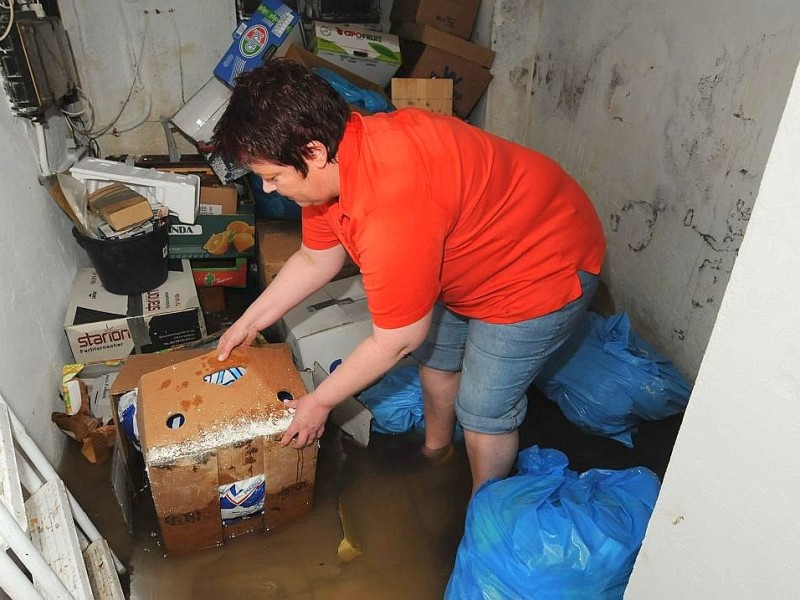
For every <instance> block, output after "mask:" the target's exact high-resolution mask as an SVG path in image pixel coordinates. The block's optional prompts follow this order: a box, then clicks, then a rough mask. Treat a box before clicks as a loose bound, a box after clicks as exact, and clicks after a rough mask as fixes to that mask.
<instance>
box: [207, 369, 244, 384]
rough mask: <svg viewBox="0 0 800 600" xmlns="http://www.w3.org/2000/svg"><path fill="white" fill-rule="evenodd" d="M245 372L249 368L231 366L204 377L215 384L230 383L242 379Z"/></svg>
mask: <svg viewBox="0 0 800 600" xmlns="http://www.w3.org/2000/svg"><path fill="white" fill-rule="evenodd" d="M245 373H247V369H245V368H244V367H231V368H229V369H221V370H219V371H214V372H213V373H210V374H208V375H206V376H205V377H203V381H205V382H206V383H213V384H215V385H230V384H232V383H233V382H234V381H238V380H239V379H241V378H242V376H243V375H244V374H245Z"/></svg>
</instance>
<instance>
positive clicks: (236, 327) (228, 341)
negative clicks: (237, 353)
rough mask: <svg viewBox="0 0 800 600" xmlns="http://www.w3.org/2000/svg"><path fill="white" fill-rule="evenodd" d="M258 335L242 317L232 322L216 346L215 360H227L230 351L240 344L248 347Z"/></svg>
mask: <svg viewBox="0 0 800 600" xmlns="http://www.w3.org/2000/svg"><path fill="white" fill-rule="evenodd" d="M257 335H258V329H257V328H256V327H255V326H253V325H251V324H250V323H248V322H247V321H246V320H245V318H244V317H240V318H239V319H237V320H236V321H234V323H233V325H231V326H230V327H229V328H228V330H227V331H226V332H225V333H223V334H222V337H221V338H220V339H219V343H218V344H217V360H220V361H223V360H225V359H226V358H228V355H230V353H231V351H232V350H233V349H234V348H236V347H237V346H241V345H242V344H244V345H247V346H249V345H250V344H252V343H253V340H255V339H256V336H257Z"/></svg>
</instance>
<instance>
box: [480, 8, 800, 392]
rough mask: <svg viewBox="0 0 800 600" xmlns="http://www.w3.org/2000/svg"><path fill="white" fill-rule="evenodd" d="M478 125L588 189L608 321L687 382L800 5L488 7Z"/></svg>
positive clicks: (718, 291) (766, 138) (736, 242)
mask: <svg viewBox="0 0 800 600" xmlns="http://www.w3.org/2000/svg"><path fill="white" fill-rule="evenodd" d="M492 20H493V28H492V40H493V43H494V49H495V50H496V51H497V54H498V56H497V62H496V63H495V67H494V69H493V72H494V74H495V80H494V82H493V84H492V87H491V88H490V92H489V97H488V100H487V103H486V122H485V127H486V128H487V129H489V130H491V131H494V132H496V133H498V134H500V135H503V136H505V137H508V138H511V139H514V140H516V141H519V142H521V143H523V144H525V145H528V146H531V147H533V148H536V149H538V150H541V151H543V152H545V153H547V154H550V155H551V156H553V157H554V158H556V159H557V160H559V161H560V162H561V163H562V164H563V165H564V166H565V167H566V168H567V169H568V170H569V171H570V172H571V173H572V174H573V175H574V176H575V177H576V178H577V179H578V180H579V181H580V182H581V183H582V184H583V185H584V186H585V187H586V189H587V191H588V192H589V194H590V195H591V197H592V198H593V200H594V202H595V204H596V206H597V208H598V211H599V213H600V216H601V219H602V220H603V223H604V227H605V231H606V235H607V238H608V243H609V252H608V257H607V261H606V264H605V271H604V275H603V278H604V281H605V283H606V284H607V285H608V287H609V288H610V291H611V294H612V296H613V297H614V299H615V301H616V308H617V309H618V310H622V309H624V310H626V311H628V312H629V313H630V315H631V318H632V321H633V323H634V327H635V328H636V330H637V331H638V332H639V333H640V334H642V335H643V336H644V337H645V338H647V339H648V340H649V341H651V342H652V343H654V344H655V345H656V346H657V347H658V348H659V349H660V350H661V351H662V352H664V353H665V354H666V355H667V356H668V357H669V358H671V359H672V360H673V361H675V363H676V364H677V366H678V367H679V368H680V369H681V370H682V371H683V372H684V374H686V375H687V376H689V377H691V378H694V377H695V376H696V374H697V371H698V369H699V366H700V362H701V360H702V358H703V353H704V351H705V348H706V345H707V343H708V339H709V336H710V334H711V329H712V326H713V324H714V320H715V318H716V315H717V311H718V310H719V307H720V301H721V300H722V296H723V293H724V291H725V286H726V284H727V282H728V278H729V275H730V272H731V269H732V267H733V263H734V261H735V259H736V256H737V253H738V251H739V246H740V244H741V242H742V237H743V235H744V232H745V229H746V227H747V222H748V220H749V217H750V213H751V210H752V207H753V203H754V200H755V195H756V191H757V189H758V185H759V182H760V180H761V175H762V172H763V169H764V165H765V162H766V159H767V154H768V151H769V149H770V146H771V144H772V140H773V138H774V135H775V131H776V128H777V124H778V120H779V117H780V114H781V111H782V109H783V106H784V104H785V101H786V97H787V94H788V90H789V86H790V83H791V80H792V77H793V74H794V69H795V66H796V64H797V60H798V53H799V51H800V36H798V35H797V25H798V22H800V4H798V3H796V2H790V1H784V0H774V1H771V2H766V3H757V2H749V1H745V0H725V1H724V2H723V1H718V2H700V3H698V2H692V1H689V0H677V1H675V2H654V1H644V2H642V1H634V0H616V1H608V0H607V1H604V2H577V1H575V0H559V1H558V2H546V1H544V0H496V2H495V3H494V11H493V14H492Z"/></svg>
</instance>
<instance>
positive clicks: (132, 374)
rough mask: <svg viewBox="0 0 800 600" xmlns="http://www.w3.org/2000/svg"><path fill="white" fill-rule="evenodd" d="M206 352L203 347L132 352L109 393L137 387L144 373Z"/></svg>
mask: <svg viewBox="0 0 800 600" xmlns="http://www.w3.org/2000/svg"><path fill="white" fill-rule="evenodd" d="M206 353H208V350H206V349H204V348H203V349H197V350H173V351H171V352H159V353H156V354H132V355H131V356H129V357H128V358H127V359H125V366H123V367H122V369H121V370H120V372H119V375H117V379H116V380H115V381H114V384H113V385H112V386H111V395H112V396H119V395H120V394H124V393H125V392H129V391H131V390H132V389H134V388H136V387H139V379H140V378H141V376H142V375H144V374H145V373H150V372H151V371H156V370H158V369H163V368H164V367H168V366H169V365H174V364H175V363H179V362H183V361H184V360H188V359H190V358H195V357H197V356H200V355H202V354H206Z"/></svg>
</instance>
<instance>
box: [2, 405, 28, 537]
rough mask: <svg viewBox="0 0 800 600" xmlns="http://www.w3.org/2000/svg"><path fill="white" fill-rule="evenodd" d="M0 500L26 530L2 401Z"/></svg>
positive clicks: (8, 422) (26, 523)
mask: <svg viewBox="0 0 800 600" xmlns="http://www.w3.org/2000/svg"><path fill="white" fill-rule="evenodd" d="M0 501H1V502H2V503H3V504H4V505H5V507H6V508H7V509H8V511H9V512H10V513H11V514H12V516H13V517H14V520H15V521H16V522H17V523H18V524H19V526H20V527H21V528H22V530H23V531H27V529H28V521H27V519H26V518H25V501H24V499H23V497H22V486H21V485H20V479H19V468H18V467H17V456H16V452H15V451H14V438H13V434H12V430H11V421H10V420H9V418H8V408H6V405H5V403H4V402H0ZM3 545H4V542H3V540H2V539H0V548H2V547H3Z"/></svg>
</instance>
